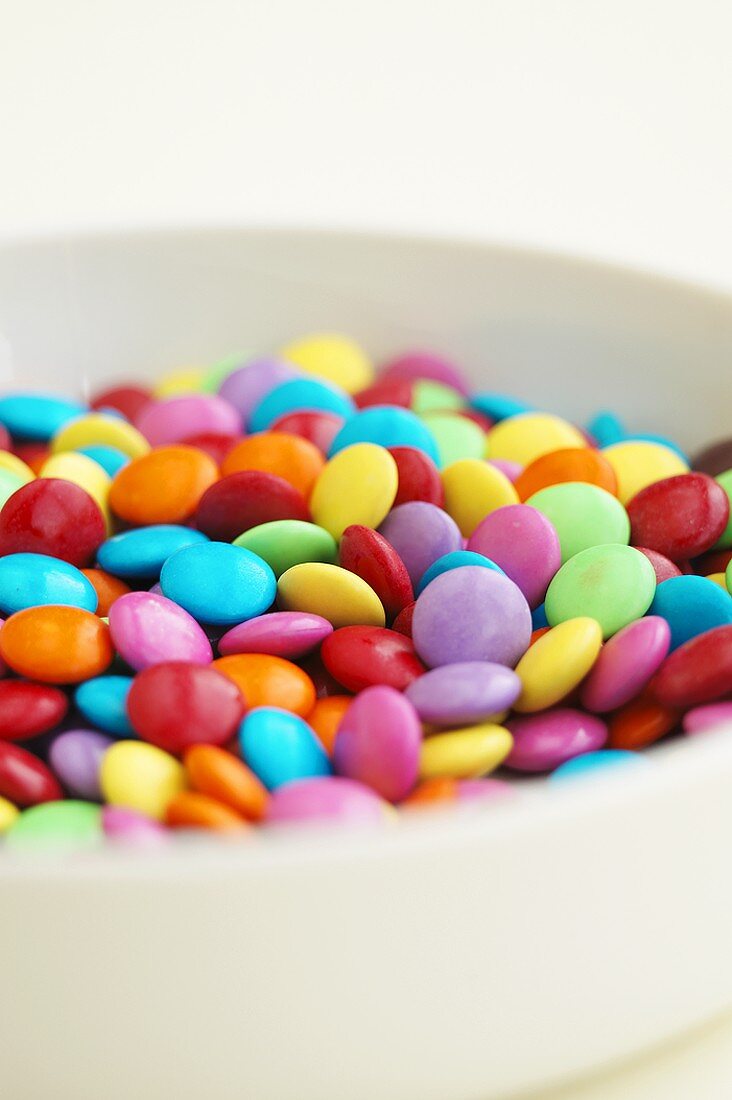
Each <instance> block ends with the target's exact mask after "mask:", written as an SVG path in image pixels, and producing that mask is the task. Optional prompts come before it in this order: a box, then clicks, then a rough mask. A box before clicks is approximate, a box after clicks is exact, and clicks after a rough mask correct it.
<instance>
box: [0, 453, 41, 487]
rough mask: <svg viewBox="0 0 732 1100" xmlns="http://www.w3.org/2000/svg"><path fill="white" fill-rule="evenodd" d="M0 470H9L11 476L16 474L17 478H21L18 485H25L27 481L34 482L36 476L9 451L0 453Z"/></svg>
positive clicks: (20, 459)
mask: <svg viewBox="0 0 732 1100" xmlns="http://www.w3.org/2000/svg"><path fill="white" fill-rule="evenodd" d="M0 470H9V471H10V473H11V474H17V475H18V477H19V478H22V480H21V482H20V485H27V484H28V482H29V481H35V477H36V475H35V474H34V473H33V471H32V470H31V468H30V466H28V465H26V463H25V462H23V459H22V458H18V456H17V455H14V454H11V453H10V451H0ZM19 487H20V486H19Z"/></svg>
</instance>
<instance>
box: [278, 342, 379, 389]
mask: <svg viewBox="0 0 732 1100" xmlns="http://www.w3.org/2000/svg"><path fill="white" fill-rule="evenodd" d="M280 354H281V355H282V358H283V359H284V360H285V361H286V362H288V363H294V364H295V366H296V367H297V368H298V369H299V370H301V371H304V372H305V373H306V374H314V375H315V376H316V377H317V378H324V379H325V380H326V381H328V382H334V383H335V384H336V385H337V386H340V387H341V388H342V389H343V390H345V391H346V393H356V392H357V391H358V390H361V389H363V388H364V386H368V385H369V384H370V383H371V381H372V379H373V377H374V368H373V365H372V363H371V361H370V359H369V358H368V356H367V355H366V352H365V351H364V350H363V348H361V347H360V346H359V345H358V344H357V343H356V341H355V340H352V339H350V337H348V336H341V335H340V334H338V333H326V334H325V335H320V334H318V335H315V336H304V337H302V338H301V339H299V340H295V341H293V342H292V343H290V344H287V345H286V347H284V348H282V351H281V353H280Z"/></svg>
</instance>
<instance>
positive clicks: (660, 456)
mask: <svg viewBox="0 0 732 1100" xmlns="http://www.w3.org/2000/svg"><path fill="white" fill-rule="evenodd" d="M602 454H603V457H604V458H606V459H607V461H608V462H609V463H610V465H611V466H612V468H613V471H614V472H615V476H616V478H617V481H618V490H617V492H618V498H619V500H620V502H621V504H628V503H629V502H630V501H631V500H632V499H633V497H634V496H635V495H636V494H637V493H639V492H640V491H641V489H645V488H646V486H647V485H653V484H654V482H656V481H663V480H664V479H665V478H667V477H674V476H675V475H676V474H685V473H688V470H689V467H688V466H687V464H686V462H684V460H683V459H682V458H681V457H680V456H679V455H678V454H677V452H676V451H673V450H671V448H670V447H666V446H664V444H662V443H651V442H648V441H646V440H638V439H634V440H623V441H622V442H620V443H613V444H612V445H611V446H609V447H605V448H604V450H603V452H602Z"/></svg>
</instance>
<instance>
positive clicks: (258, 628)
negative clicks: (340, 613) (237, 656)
mask: <svg viewBox="0 0 732 1100" xmlns="http://www.w3.org/2000/svg"><path fill="white" fill-rule="evenodd" d="M332 633H333V627H332V626H331V624H330V623H329V622H328V620H327V619H324V618H323V617H322V616H321V615H311V614H308V613H307V612H304V611H273V612H270V613H269V614H268V615H259V616H257V618H255V619H249V620H248V621H247V622H245V623H239V625H238V626H235V627H232V629H231V630H228V631H227V632H226V634H224V636H223V637H222V638H221V639H220V640H219V646H218V648H219V653H220V654H221V655H222V656H226V655H227V654H230V653H267V654H271V655H273V656H275V657H290V658H296V657H303V656H304V655H305V654H306V653H309V652H310V651H311V650H312V649H315V647H316V646H318V645H320V643H321V642H322V641H323V640H324V639H325V638H327V637H328V635H329V634H332Z"/></svg>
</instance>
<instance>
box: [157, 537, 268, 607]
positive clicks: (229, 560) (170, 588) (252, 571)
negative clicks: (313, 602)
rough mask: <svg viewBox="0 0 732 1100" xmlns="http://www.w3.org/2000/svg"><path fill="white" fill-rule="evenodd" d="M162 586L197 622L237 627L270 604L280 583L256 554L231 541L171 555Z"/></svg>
mask: <svg viewBox="0 0 732 1100" xmlns="http://www.w3.org/2000/svg"><path fill="white" fill-rule="evenodd" d="M160 588H161V590H162V593H163V595H164V596H167V598H168V599H169V600H173V602H174V603H177V604H178V605H179V606H180V607H183V608H185V610H186V611H187V612H188V613H189V614H190V615H192V616H193V618H194V619H198V621H199V622H202V623H213V624H215V625H217V626H234V625H235V624H236V623H243V622H244V621H245V620H246V619H253V618H255V616H257V615H262V614H263V613H264V612H265V611H266V610H267V609H268V608H269V607H270V605H271V604H272V603H273V601H274V598H275V592H276V590H277V582H276V581H275V575H274V573H273V572H272V570H271V568H270V567H269V565H268V564H267V562H266V561H264V560H263V559H262V558H260V557H259V555H258V554H253V553H252V552H251V551H250V550H245V549H244V547H243V546H232V545H231V543H229V542H206V543H204V544H201V545H196V546H186V547H184V548H183V549H182V550H177V551H176V552H175V554H173V555H171V557H169V558H168V560H167V561H166V563H165V565H164V566H163V568H162V570H161V573H160Z"/></svg>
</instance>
